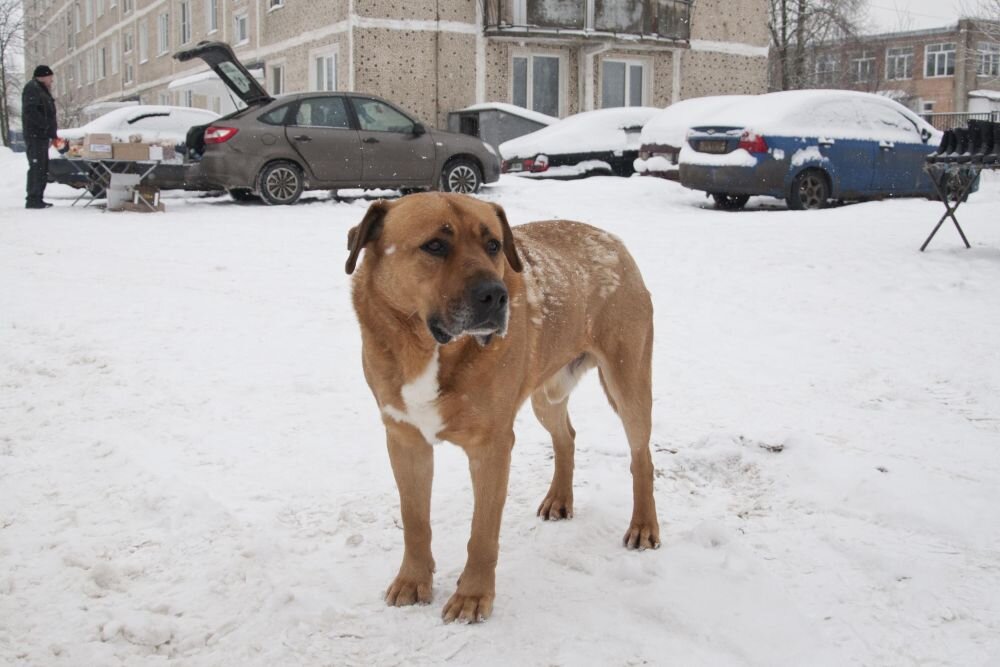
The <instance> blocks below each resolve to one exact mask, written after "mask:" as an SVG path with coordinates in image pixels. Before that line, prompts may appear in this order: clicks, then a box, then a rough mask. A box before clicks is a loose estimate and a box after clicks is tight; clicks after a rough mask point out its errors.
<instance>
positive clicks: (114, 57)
mask: <svg viewBox="0 0 1000 667" xmlns="http://www.w3.org/2000/svg"><path fill="white" fill-rule="evenodd" d="M118 59H119V54H118V37H112V38H111V74H112V75H115V74H118Z"/></svg>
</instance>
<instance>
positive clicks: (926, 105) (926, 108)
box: [920, 100, 934, 113]
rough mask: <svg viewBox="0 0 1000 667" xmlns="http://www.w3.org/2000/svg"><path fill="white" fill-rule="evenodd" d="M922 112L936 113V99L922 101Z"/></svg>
mask: <svg viewBox="0 0 1000 667" xmlns="http://www.w3.org/2000/svg"><path fill="white" fill-rule="evenodd" d="M920 112H921V113H934V101H933V100H931V101H928V102H921V103H920Z"/></svg>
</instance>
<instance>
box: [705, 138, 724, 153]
mask: <svg viewBox="0 0 1000 667" xmlns="http://www.w3.org/2000/svg"><path fill="white" fill-rule="evenodd" d="M698 151H699V152H702V153H725V152H726V140H725V139H707V140H703V141H699V142H698Z"/></svg>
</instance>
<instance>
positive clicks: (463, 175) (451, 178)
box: [448, 164, 479, 194]
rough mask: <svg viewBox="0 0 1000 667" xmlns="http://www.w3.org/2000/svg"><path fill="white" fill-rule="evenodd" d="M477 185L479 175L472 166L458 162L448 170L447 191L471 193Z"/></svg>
mask: <svg viewBox="0 0 1000 667" xmlns="http://www.w3.org/2000/svg"><path fill="white" fill-rule="evenodd" d="M478 187H479V175H478V174H477V173H476V172H475V170H473V168H472V167H470V166H468V165H466V164H460V165H457V166H456V167H454V168H453V169H451V170H450V171H449V172H448V191H449V192H462V193H465V194H471V193H473V192H475V191H476V189H477V188H478Z"/></svg>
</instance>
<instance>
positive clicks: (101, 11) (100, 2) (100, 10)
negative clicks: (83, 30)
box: [96, 0, 104, 18]
mask: <svg viewBox="0 0 1000 667" xmlns="http://www.w3.org/2000/svg"><path fill="white" fill-rule="evenodd" d="M96 1H97V18H101V17H102V16H104V0H96Z"/></svg>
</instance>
